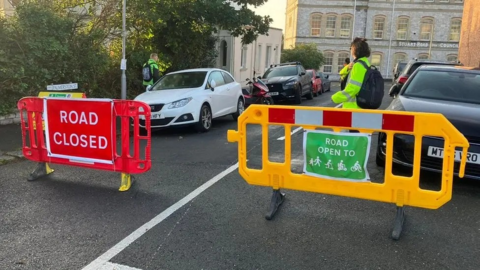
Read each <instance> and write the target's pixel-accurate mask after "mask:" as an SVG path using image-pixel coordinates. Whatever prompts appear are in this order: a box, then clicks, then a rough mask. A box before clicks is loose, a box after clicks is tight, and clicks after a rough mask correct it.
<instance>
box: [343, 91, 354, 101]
mask: <svg viewBox="0 0 480 270" xmlns="http://www.w3.org/2000/svg"><path fill="white" fill-rule="evenodd" d="M341 92H342V94H343V95H344V96H346V97H347V98H348V100H351V99H352V96H350V94H349V93H347V92H345V90H342V91H341Z"/></svg>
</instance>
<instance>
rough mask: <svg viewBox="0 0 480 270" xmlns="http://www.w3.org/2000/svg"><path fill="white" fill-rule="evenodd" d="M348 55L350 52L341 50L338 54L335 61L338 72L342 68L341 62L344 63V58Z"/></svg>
mask: <svg viewBox="0 0 480 270" xmlns="http://www.w3.org/2000/svg"><path fill="white" fill-rule="evenodd" d="M349 55H350V54H349V53H348V52H341V53H339V54H338V61H337V64H338V66H337V67H338V72H340V70H342V68H343V64H344V63H345V58H348V56H349Z"/></svg>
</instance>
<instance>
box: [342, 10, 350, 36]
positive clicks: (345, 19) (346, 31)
mask: <svg viewBox="0 0 480 270" xmlns="http://www.w3.org/2000/svg"><path fill="white" fill-rule="evenodd" d="M351 28H352V17H351V16H350V15H344V16H342V21H341V23H340V37H343V38H348V37H350V31H351V30H350V29H351Z"/></svg>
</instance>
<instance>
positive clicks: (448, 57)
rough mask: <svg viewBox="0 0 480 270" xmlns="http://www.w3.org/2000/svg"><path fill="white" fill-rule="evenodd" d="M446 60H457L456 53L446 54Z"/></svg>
mask: <svg viewBox="0 0 480 270" xmlns="http://www.w3.org/2000/svg"><path fill="white" fill-rule="evenodd" d="M447 61H448V62H458V56H457V55H456V54H449V55H447Z"/></svg>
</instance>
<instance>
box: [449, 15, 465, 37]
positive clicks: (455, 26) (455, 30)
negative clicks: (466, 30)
mask: <svg viewBox="0 0 480 270" xmlns="http://www.w3.org/2000/svg"><path fill="white" fill-rule="evenodd" d="M461 28H462V20H461V19H458V18H456V19H452V21H451V23H450V37H449V40H450V41H460V29H461Z"/></svg>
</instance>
